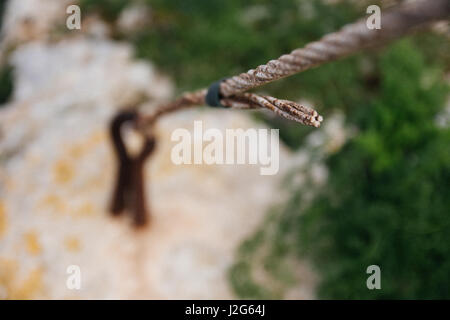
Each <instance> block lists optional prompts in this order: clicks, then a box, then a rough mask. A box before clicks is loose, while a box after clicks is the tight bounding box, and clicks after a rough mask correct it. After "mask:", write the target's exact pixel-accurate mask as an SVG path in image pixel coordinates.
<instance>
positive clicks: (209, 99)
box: [205, 78, 226, 108]
mask: <svg viewBox="0 0 450 320" xmlns="http://www.w3.org/2000/svg"><path fill="white" fill-rule="evenodd" d="M224 80H226V78H223V79H220V80H219V81H216V82H214V83H213V84H212V85H210V86H209V88H208V92H207V93H206V97H205V102H206V104H207V105H208V106H210V107H216V108H226V107H225V106H223V105H222V104H221V103H220V99H222V98H223V97H222V95H221V94H220V84H221V83H222V81H224Z"/></svg>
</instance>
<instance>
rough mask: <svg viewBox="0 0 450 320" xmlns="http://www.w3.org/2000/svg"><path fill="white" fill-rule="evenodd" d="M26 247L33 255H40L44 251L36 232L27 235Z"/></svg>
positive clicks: (25, 236)
mask: <svg viewBox="0 0 450 320" xmlns="http://www.w3.org/2000/svg"><path fill="white" fill-rule="evenodd" d="M24 238H25V246H26V249H27V252H28V253H30V254H31V255H34V256H35V255H38V254H40V253H41V251H42V247H41V244H40V243H39V239H38V235H37V233H36V232H35V231H29V232H27V233H25V235H24Z"/></svg>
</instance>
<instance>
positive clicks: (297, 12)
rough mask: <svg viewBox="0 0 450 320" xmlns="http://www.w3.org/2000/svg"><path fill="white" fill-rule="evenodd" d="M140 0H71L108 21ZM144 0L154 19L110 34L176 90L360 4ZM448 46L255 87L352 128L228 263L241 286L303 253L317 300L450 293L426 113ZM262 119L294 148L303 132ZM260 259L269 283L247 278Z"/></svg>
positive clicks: (297, 43) (444, 222)
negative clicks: (316, 276) (373, 284)
mask: <svg viewBox="0 0 450 320" xmlns="http://www.w3.org/2000/svg"><path fill="white" fill-rule="evenodd" d="M137 2H139V1H137V0H136V1H125V0H95V1H94V0H82V1H81V4H82V6H83V10H88V11H89V12H97V13H99V14H101V15H102V16H103V17H105V19H107V20H108V21H110V22H111V23H114V21H116V20H117V18H118V16H119V14H120V12H121V10H123V9H124V8H126V7H127V6H129V5H130V4H132V3H137ZM140 2H141V3H145V4H148V5H149V6H150V7H151V19H150V22H149V24H150V25H149V26H148V27H147V28H145V30H139V31H137V32H135V33H133V34H123V33H121V31H120V30H115V35H114V36H115V37H116V38H117V39H120V40H127V41H131V42H132V43H133V44H134V46H135V48H136V52H137V56H138V57H140V58H144V59H149V60H151V61H152V62H154V63H155V64H156V65H157V66H158V68H160V69H162V70H164V71H165V72H166V73H167V74H169V75H170V76H171V77H172V78H173V79H174V81H175V82H176V84H177V87H178V90H179V91H184V90H192V89H197V88H200V87H205V86H207V85H208V84H209V83H211V82H212V81H214V80H216V79H219V78H222V77H224V76H230V75H234V74H236V73H240V72H242V71H246V70H248V69H249V68H253V67H255V66H257V65H258V64H261V63H265V62H267V61H268V60H269V59H272V58H275V57H278V56H280V55H281V54H284V53H286V52H289V51H291V50H293V49H295V48H298V47H301V46H303V45H304V44H306V43H308V42H310V41H313V40H316V39H318V38H320V37H321V36H322V35H324V34H326V33H329V32H332V31H335V30H337V29H339V27H341V26H342V25H344V24H346V23H348V22H352V21H353V20H355V18H357V17H360V16H364V15H365V7H364V6H358V5H355V2H354V1H345V0H343V1H339V2H337V3H331V4H330V3H326V1H322V0H312V1H307V0H303V1H301V0H286V1H270V0H248V1H238V0H229V1H223V0H222V1H221V0H210V1H195V0H172V1H167V0H165V1H164V0H152V1H151V0H142V1H140ZM374 3H378V1H374V2H373V3H371V4H374ZM83 12H86V11H83ZM449 52H450V43H449V41H448V40H446V39H445V38H444V37H443V36H439V35H435V34H431V33H421V34H417V35H414V36H410V37H408V39H405V40H402V41H397V42H396V43H394V44H393V45H391V46H387V47H386V48H379V49H372V50H370V51H366V52H364V53H361V54H358V55H356V56H354V57H351V58H347V59H344V60H342V61H337V62H333V63H330V64H327V65H324V66H321V67H319V68H317V69H313V70H309V71H306V72H304V73H301V74H299V75H296V76H293V77H289V78H288V79H284V80H280V81H277V82H275V83H273V84H270V85H267V86H265V87H263V88H261V89H260V90H264V91H266V92H268V93H270V94H272V95H274V96H277V97H283V98H287V99H292V100H296V99H300V98H301V99H305V100H307V101H309V102H310V103H311V105H312V106H314V107H315V108H316V109H318V110H319V111H320V113H321V114H323V115H324V116H325V119H326V117H327V115H329V114H331V113H332V112H333V111H334V110H341V111H343V112H344V113H345V115H346V121H347V125H351V126H354V127H356V128H357V129H358V134H357V135H356V136H355V137H353V138H351V139H350V140H349V141H348V142H347V143H346V144H345V146H344V147H343V148H342V149H341V150H339V151H338V152H337V153H335V154H334V155H332V156H330V157H329V158H328V159H326V164H327V166H328V169H329V181H328V183H327V184H326V186H325V187H323V188H320V189H319V190H316V196H315V198H313V199H312V200H311V201H310V200H308V199H305V195H306V194H309V192H308V191H310V190H311V189H314V187H313V186H312V185H310V184H308V183H306V184H305V185H304V186H303V187H295V188H291V189H290V192H291V197H290V199H289V201H288V202H287V203H286V204H284V205H282V206H279V207H276V208H274V209H273V210H272V211H271V212H269V213H268V216H267V220H266V221H265V222H264V223H263V225H262V226H261V229H260V230H259V231H258V232H257V233H256V234H255V235H254V236H252V237H250V238H249V239H248V240H247V241H245V242H244V243H243V245H242V247H241V248H240V250H239V252H238V253H237V258H236V263H235V264H234V266H233V267H232V268H231V270H230V281H231V284H232V286H233V288H234V289H235V291H236V293H237V294H238V295H239V296H240V297H243V298H280V297H282V296H283V292H285V290H286V289H287V288H289V287H290V286H291V285H292V284H293V283H294V279H295V277H294V276H293V274H294V272H292V267H291V262H290V261H291V259H292V258H296V257H304V256H307V257H310V258H311V259H312V261H313V262H314V267H315V268H314V269H315V270H318V271H319V273H320V277H321V279H322V280H321V283H320V286H319V291H318V294H319V297H321V298H362V299H366V298H368V299H370V298H450V292H449V290H450V289H449V288H450V283H449V281H450V279H449V276H448V275H449V274H450V258H449V257H450V241H449V240H450V239H449V237H450V233H449V232H448V231H447V230H448V226H449V223H450V219H449V217H448V213H449V209H450V202H449V199H450V197H449V196H450V195H449V190H450V186H449V183H450V182H449V181H450V179H449V178H450V177H449V175H450V170H449V169H450V168H449V166H450V154H449V153H450V148H449V145H450V134H449V129H448V128H439V127H437V126H436V125H435V122H434V120H435V118H436V115H437V114H438V113H439V112H440V111H441V110H442V109H443V107H444V101H445V99H446V97H447V96H448V87H447V86H446V85H444V81H443V74H445V73H448V72H449V71H450V70H449V67H450V58H449ZM258 118H260V119H261V120H263V121H266V122H268V123H269V124H270V125H272V126H274V127H276V128H280V136H281V138H282V139H283V140H284V142H285V143H286V144H287V145H289V146H290V147H292V148H294V149H295V148H300V147H304V137H305V136H306V135H307V134H308V133H309V132H311V131H312V130H313V129H310V128H305V127H304V126H299V125H298V124H296V123H291V122H288V121H284V120H282V119H279V118H271V117H268V116H266V115H263V114H258ZM371 264H377V265H379V266H380V267H381V273H382V290H373V291H371V290H368V289H367V288H366V279H367V277H368V275H367V274H366V273H365V271H366V268H367V266H369V265H371ZM256 269H262V270H263V271H264V272H266V274H267V275H268V276H269V277H270V278H271V280H270V284H267V283H261V281H257V280H255V279H254V277H253V274H254V273H255V270H256Z"/></svg>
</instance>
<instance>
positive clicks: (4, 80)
mask: <svg viewBox="0 0 450 320" xmlns="http://www.w3.org/2000/svg"><path fill="white" fill-rule="evenodd" d="M12 92H13V69H12V67H11V66H9V65H5V66H3V67H1V68H0V105H2V104H4V103H6V102H8V100H9V98H10V97H11V95H12Z"/></svg>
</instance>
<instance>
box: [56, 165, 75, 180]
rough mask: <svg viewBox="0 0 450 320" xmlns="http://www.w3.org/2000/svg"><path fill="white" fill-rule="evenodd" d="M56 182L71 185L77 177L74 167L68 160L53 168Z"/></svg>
mask: <svg viewBox="0 0 450 320" xmlns="http://www.w3.org/2000/svg"><path fill="white" fill-rule="evenodd" d="M53 173H54V177H55V181H56V182H57V183H61V184H66V183H69V182H70V181H71V180H72V179H73V177H74V176H75V172H74V169H73V165H72V164H71V163H70V162H69V161H67V160H59V161H57V162H56V163H55V165H54V167H53Z"/></svg>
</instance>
